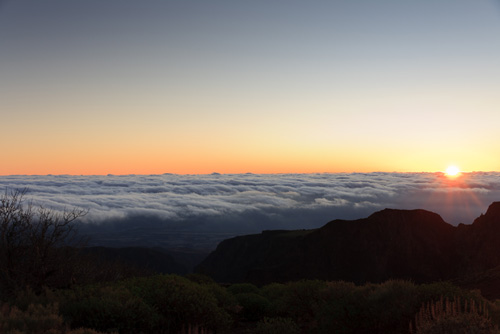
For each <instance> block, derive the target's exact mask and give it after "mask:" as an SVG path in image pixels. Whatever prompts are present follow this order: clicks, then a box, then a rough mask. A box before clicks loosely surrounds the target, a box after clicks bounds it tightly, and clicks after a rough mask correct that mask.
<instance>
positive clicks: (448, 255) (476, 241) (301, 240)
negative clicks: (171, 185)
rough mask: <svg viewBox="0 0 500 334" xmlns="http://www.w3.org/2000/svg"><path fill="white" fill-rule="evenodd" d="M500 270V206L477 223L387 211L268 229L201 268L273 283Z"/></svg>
mask: <svg viewBox="0 0 500 334" xmlns="http://www.w3.org/2000/svg"><path fill="white" fill-rule="evenodd" d="M497 266H500V202H493V203H492V204H491V205H490V206H489V207H488V210H487V211H486V213H485V214H484V215H481V216H479V217H478V218H476V219H475V220H474V222H473V223H472V224H471V225H463V224H461V225H460V226H458V227H455V226H453V225H450V224H448V223H446V222H445V221H444V220H443V219H442V218H441V216H440V215H439V214H437V213H434V212H431V211H427V210H423V209H415V210H401V209H384V210H381V211H377V212H374V213H373V214H371V215H370V216H368V217H366V218H361V219H356V220H341V219H337V220H332V221H330V222H328V223H326V224H325V225H324V226H322V227H320V228H318V229H314V230H295V231H283V230H280V231H263V232H262V233H261V234H253V235H247V236H239V237H235V238H231V239H227V240H224V241H223V242H221V243H220V244H219V246H218V247H217V248H216V250H215V251H213V252H212V253H211V254H210V255H209V256H208V257H207V258H206V259H205V260H204V261H203V262H202V263H200V264H199V265H198V267H197V268H196V271H198V272H201V273H204V274H207V275H209V276H212V277H213V278H214V279H215V280H217V281H219V282H226V283H233V282H252V283H255V284H267V283H271V282H285V281H291V280H298V279H325V280H346V281H351V282H354V283H357V284H362V283H366V282H373V283H376V282H382V281H385V280H388V279H409V280H412V281H415V282H418V283H424V282H431V281H439V280H450V279H457V278H460V277H465V276H471V275H474V274H477V273H479V272H482V271H487V270H490V269H492V268H495V267H497Z"/></svg>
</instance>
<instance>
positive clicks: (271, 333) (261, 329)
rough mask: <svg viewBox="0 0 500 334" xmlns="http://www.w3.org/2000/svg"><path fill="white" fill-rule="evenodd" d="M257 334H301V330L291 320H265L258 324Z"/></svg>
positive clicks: (255, 331)
mask: <svg viewBox="0 0 500 334" xmlns="http://www.w3.org/2000/svg"><path fill="white" fill-rule="evenodd" d="M253 332H254V333H255V334H299V333H300V328H299V326H297V324H296V323H295V322H294V321H293V320H292V319H290V318H264V319H262V320H261V321H259V322H258V323H257V326H256V327H255V330H254V331H253Z"/></svg>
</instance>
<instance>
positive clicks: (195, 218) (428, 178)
mask: <svg viewBox="0 0 500 334" xmlns="http://www.w3.org/2000/svg"><path fill="white" fill-rule="evenodd" d="M0 189H8V190H10V191H14V190H15V189H28V192H27V193H26V195H25V199H26V203H29V202H31V203H33V204H34V205H35V206H38V205H41V206H43V207H45V208H50V209H51V210H55V211H64V210H71V209H72V208H79V209H84V210H88V213H87V215H86V216H84V217H83V218H81V219H80V221H79V222H78V227H79V228H83V229H84V230H83V231H82V233H83V232H86V233H88V234H92V235H93V237H92V239H91V241H92V242H93V243H94V244H99V243H101V244H104V245H108V246H109V245H110V244H111V242H113V245H115V246H134V245H135V246H148V247H152V246H163V247H173V246H175V247H178V246H182V247H204V248H205V247H206V248H208V249H213V248H215V246H216V245H217V243H218V242H220V241H221V240H223V239H226V238H229V237H231V236H235V235H241V234H249V233H260V232H261V231H262V230H273V229H287V230H290V229H311V228H317V227H320V226H323V225H324V224H326V223H327V222H329V221H331V220H334V219H347V220H353V219H361V218H365V217H368V216H369V215H371V214H372V213H374V212H376V211H379V210H382V209H384V208H392V209H406V210H411V209H424V210H428V211H432V212H435V213H437V214H439V215H441V217H442V218H443V219H444V220H445V221H446V222H447V223H449V224H452V225H458V224H460V223H463V224H471V223H473V221H474V219H475V218H477V217H479V216H480V215H481V214H484V213H485V212H486V210H487V208H488V206H489V205H490V204H491V203H492V202H495V201H499V200H500V173H498V172H488V173H484V172H476V173H462V174H461V175H459V176H457V177H455V178H450V177H448V176H446V175H445V174H443V173H330V174H329V173H317V174H207V175H180V174H163V175H102V176H100V175H94V176H88V175H83V176H74V175H35V176H27V175H20V176H15V175H12V176H0ZM7 193H9V192H7Z"/></svg>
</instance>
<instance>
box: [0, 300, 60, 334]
mask: <svg viewBox="0 0 500 334" xmlns="http://www.w3.org/2000/svg"><path fill="white" fill-rule="evenodd" d="M63 328H64V322H63V318H62V317H61V316H60V315H59V313H58V307H57V304H52V305H48V306H43V305H34V304H31V305H29V306H28V309H27V310H26V311H21V310H20V309H18V308H17V307H15V306H14V307H11V306H9V305H8V304H4V305H3V306H2V308H1V311H0V331H1V332H2V333H8V332H15V331H18V332H21V333H22V332H28V333H33V334H38V333H47V332H49V330H58V331H62V330H63Z"/></svg>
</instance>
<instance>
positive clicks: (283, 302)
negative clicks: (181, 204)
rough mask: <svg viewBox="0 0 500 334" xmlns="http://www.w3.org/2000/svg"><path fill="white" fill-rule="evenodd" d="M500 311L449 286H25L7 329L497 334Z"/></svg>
mask: <svg viewBox="0 0 500 334" xmlns="http://www.w3.org/2000/svg"><path fill="white" fill-rule="evenodd" d="M499 322H500V305H498V303H492V302H489V301H487V300H485V299H483V298H482V297H481V296H480V295H479V294H478V293H476V292H471V291H467V290H462V289H460V288H457V287H456V286H453V285H451V284H449V283H432V284H423V285H416V284H413V283H411V282H407V281H388V282H385V283H382V284H366V285H363V286H355V285H354V284H351V283H346V282H325V281H298V282H290V283H286V284H277V283H273V284H270V285H266V286H263V287H260V288H259V287H257V286H254V285H252V284H234V285H230V286H227V287H222V286H220V285H218V284H216V283H214V282H213V281H211V280H210V279H209V278H206V277H203V276H199V275H189V276H187V277H181V276H176V275H155V276H149V277H136V278H128V279H125V280H121V281H115V282H107V283H98V284H90V285H85V286H75V287H72V288H67V289H56V290H53V289H45V290H44V291H43V292H42V293H34V292H32V291H29V290H26V291H24V292H22V293H18V294H17V295H16V296H12V297H11V298H10V299H5V300H3V301H2V307H1V308H0V332H2V333H72V334H76V333H79V334H83V333H89V334H90V333H113V332H116V333H263V334H265V333H273V334H280V333H289V334H293V333H297V334H299V333H385V334H388V333H409V332H410V331H411V332H412V333H420V334H424V333H451V332H453V333H496V331H495V326H496V325H497V324H499Z"/></svg>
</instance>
